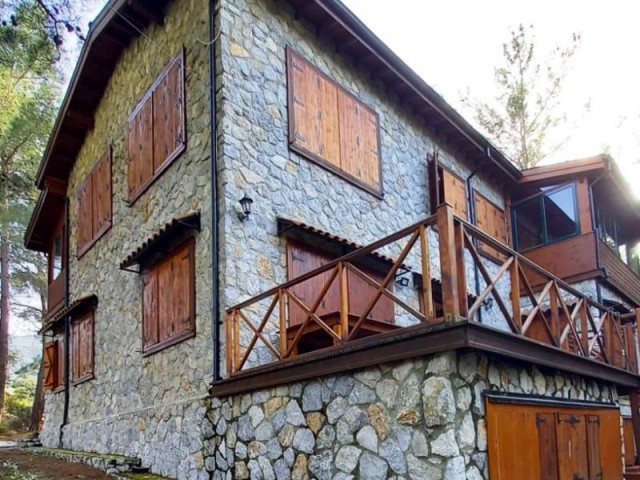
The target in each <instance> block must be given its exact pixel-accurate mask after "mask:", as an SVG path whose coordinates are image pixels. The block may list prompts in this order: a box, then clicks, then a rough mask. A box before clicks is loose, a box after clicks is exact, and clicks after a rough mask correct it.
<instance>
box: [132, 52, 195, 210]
mask: <svg viewBox="0 0 640 480" xmlns="http://www.w3.org/2000/svg"><path fill="white" fill-rule="evenodd" d="M184 98H185V97H184V52H181V53H180V54H179V55H178V56H176V57H175V58H174V59H173V60H171V62H170V63H169V65H168V66H167V67H166V68H165V70H164V72H162V74H161V75H160V77H158V79H157V80H156V81H155V82H154V84H153V85H152V86H151V88H150V89H149V90H148V91H147V93H146V94H145V95H144V97H143V99H142V101H141V102H140V103H139V104H138V106H137V107H136V108H135V109H134V111H133V113H132V114H131V116H130V117H129V123H128V128H127V132H128V143H129V174H128V177H129V178H128V184H129V202H130V203H133V202H135V201H136V200H137V199H138V197H140V195H142V194H143V193H144V191H145V190H146V189H147V188H149V186H150V185H151V184H152V183H153V182H154V181H155V180H156V179H157V178H158V177H159V176H160V175H161V174H162V172H164V171H165V170H166V169H167V168H168V167H169V166H170V165H171V163H172V162H173V161H174V160H175V159H176V158H178V157H179V156H180V154H181V153H182V152H184V150H185V148H186V141H187V140H186V129H185V101H184Z"/></svg>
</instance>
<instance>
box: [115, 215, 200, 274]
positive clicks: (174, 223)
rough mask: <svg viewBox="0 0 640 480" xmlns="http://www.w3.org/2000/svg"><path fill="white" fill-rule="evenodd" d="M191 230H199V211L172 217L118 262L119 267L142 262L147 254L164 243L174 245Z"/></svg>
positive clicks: (160, 248)
mask: <svg viewBox="0 0 640 480" xmlns="http://www.w3.org/2000/svg"><path fill="white" fill-rule="evenodd" d="M192 230H197V231H200V213H199V212H196V213H190V214H189V215H185V216H183V217H178V218H174V219H172V220H171V221H170V222H169V223H167V224H165V226H164V227H162V228H161V229H160V230H158V231H157V232H156V233H154V234H153V235H152V236H151V238H149V239H148V240H146V241H145V242H144V243H143V244H142V245H140V246H139V247H138V248H136V249H135V250H134V251H133V252H131V253H130V254H129V255H128V256H127V258H125V259H124V260H123V261H122V263H121V264H120V269H122V270H126V269H128V268H129V267H131V266H133V265H135V264H139V263H140V262H143V261H144V260H145V259H146V258H147V257H148V256H149V255H152V254H154V253H156V252H158V251H159V250H164V248H165V246H166V245H169V246H175V244H176V243H177V242H179V241H181V240H184V236H185V235H188V234H189V233H190V232H191V231H192Z"/></svg>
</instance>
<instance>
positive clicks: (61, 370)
mask: <svg viewBox="0 0 640 480" xmlns="http://www.w3.org/2000/svg"><path fill="white" fill-rule="evenodd" d="M56 345H57V346H58V355H57V357H56V361H57V364H56V366H57V369H58V373H57V376H56V381H57V385H58V386H59V385H63V384H64V383H65V379H66V372H65V361H66V357H65V350H64V342H63V341H61V340H58V341H56Z"/></svg>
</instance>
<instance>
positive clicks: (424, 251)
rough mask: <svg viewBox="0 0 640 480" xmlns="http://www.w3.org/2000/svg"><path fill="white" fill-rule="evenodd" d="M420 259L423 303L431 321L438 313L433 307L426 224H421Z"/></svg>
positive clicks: (428, 319)
mask: <svg viewBox="0 0 640 480" xmlns="http://www.w3.org/2000/svg"><path fill="white" fill-rule="evenodd" d="M420 260H421V268H422V303H423V305H424V316H425V318H426V320H427V322H429V321H433V320H434V319H435V316H436V314H435V309H434V308H433V295H432V292H431V255H430V253H429V230H428V229H427V227H425V226H424V225H420Z"/></svg>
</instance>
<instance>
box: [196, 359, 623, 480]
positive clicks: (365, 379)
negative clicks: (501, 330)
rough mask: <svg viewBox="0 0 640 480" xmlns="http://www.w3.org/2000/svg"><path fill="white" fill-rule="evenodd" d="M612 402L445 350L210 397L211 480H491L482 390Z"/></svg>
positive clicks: (549, 375) (532, 372) (609, 394)
mask: <svg viewBox="0 0 640 480" xmlns="http://www.w3.org/2000/svg"><path fill="white" fill-rule="evenodd" d="M485 390H493V391H500V392H517V393H528V394H539V395H547V396H552V397H556V398H565V399H582V400H594V401H603V402H615V401H617V393H616V390H615V389H614V388H612V387H610V386H608V385H605V384H602V383H597V382H594V381H587V380H585V379H583V378H580V377H578V376H568V375H563V374H558V373H554V372H550V371H549V372H547V371H545V372H543V371H541V370H539V369H538V368H536V367H523V366H516V365H514V364H509V363H505V362H503V361H500V360H496V359H493V358H490V357H487V356H484V355H476V354H457V353H455V352H449V353H445V354H440V355H437V356H431V357H425V358H421V359H415V360H408V361H404V362H399V363H395V364H391V365H382V366H380V367H371V368H367V369H364V370H360V371H357V372H354V373H347V374H344V375H337V376H330V377H326V378H322V379H313V380H309V381H306V382H301V383H295V384H290V385H282V386H280V387H276V388H272V389H268V390H262V391H257V392H253V393H247V394H244V395H237V396H232V397H228V398H214V399H213V401H212V406H211V408H210V410H209V411H208V412H207V421H206V422H205V424H206V427H205V429H204V430H205V431H207V432H209V433H208V438H207V439H206V440H205V455H206V459H205V464H206V467H207V469H208V470H209V471H211V472H214V474H213V478H214V479H249V478H251V479H256V478H259V479H278V480H288V479H294V480H301V479H308V478H315V479H318V480H325V479H327V480H328V479H344V480H346V479H353V478H360V479H363V480H373V479H380V480H382V479H387V478H410V479H412V480H424V479H433V480H439V479H444V480H460V479H462V478H467V479H469V480H479V479H486V480H488V479H489V474H488V462H487V431H486V426H485V405H484V398H483V394H482V392H483V391H485Z"/></svg>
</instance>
